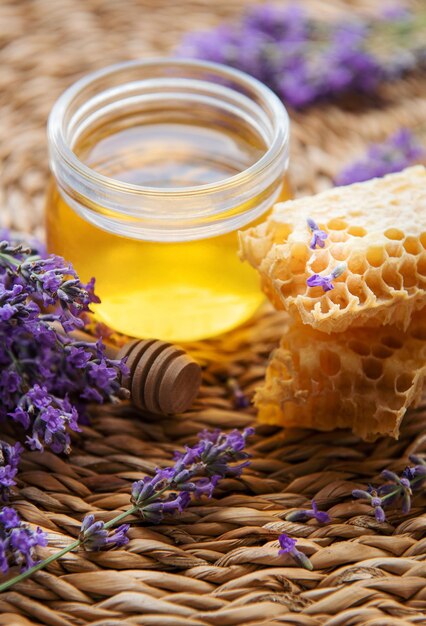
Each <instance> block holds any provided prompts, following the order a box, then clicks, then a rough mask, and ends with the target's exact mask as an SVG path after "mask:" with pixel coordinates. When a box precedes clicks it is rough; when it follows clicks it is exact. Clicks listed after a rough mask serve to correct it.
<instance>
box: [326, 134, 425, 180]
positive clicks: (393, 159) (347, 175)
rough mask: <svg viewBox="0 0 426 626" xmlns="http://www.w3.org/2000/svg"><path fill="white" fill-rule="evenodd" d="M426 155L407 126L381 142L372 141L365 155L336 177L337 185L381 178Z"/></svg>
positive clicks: (412, 163)
mask: <svg viewBox="0 0 426 626" xmlns="http://www.w3.org/2000/svg"><path fill="white" fill-rule="evenodd" d="M424 158H426V150H425V148H424V147H423V146H422V145H421V144H420V142H419V140H418V138H417V137H416V136H415V135H414V134H413V133H412V132H411V131H410V130H408V129H406V128H401V129H400V130H398V131H397V132H396V133H394V134H393V135H391V136H390V137H389V138H388V139H386V140H385V141H383V142H381V143H374V144H372V145H371V146H370V147H369V148H368V150H367V153H366V154H365V156H364V157H362V158H361V159H359V160H358V161H355V163H352V164H350V165H349V166H347V167H346V168H344V169H343V170H342V171H341V172H340V174H338V176H336V178H335V183H336V185H351V184H352V183H357V182H362V181H365V180H370V179H371V178H381V177H382V176H385V175H386V174H392V173H393V172H400V171H401V170H403V169H404V168H406V167H408V166H410V165H414V164H415V163H417V162H418V161H420V160H422V159H424Z"/></svg>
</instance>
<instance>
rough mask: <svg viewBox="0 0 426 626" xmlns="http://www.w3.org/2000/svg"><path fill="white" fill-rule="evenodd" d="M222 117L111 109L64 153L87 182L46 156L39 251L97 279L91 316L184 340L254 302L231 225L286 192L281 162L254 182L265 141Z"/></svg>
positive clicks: (227, 322)
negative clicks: (48, 171) (48, 179)
mask: <svg viewBox="0 0 426 626" xmlns="http://www.w3.org/2000/svg"><path fill="white" fill-rule="evenodd" d="M197 80H199V79H198V78H197ZM250 80H251V79H250ZM215 88H219V89H221V90H223V89H225V88H224V87H222V86H219V87H217V86H216V87H215ZM203 97H204V96H203ZM238 97H240V96H238ZM109 102H110V96H109V95H108V103H109ZM174 106H175V105H174ZM88 108H90V107H88ZM93 110H94V109H92V111H93ZM158 111H160V114H159V113H158ZM196 113H197V114H196ZM228 113H229V112H226V111H225V112H224V111H223V110H220V108H219V107H217V108H216V109H213V107H212V106H209V107H207V109H201V107H200V109H199V110H198V111H197V110H196V107H195V106H194V108H191V107H188V108H187V109H186V108H184V109H183V110H179V111H177V112H176V110H172V109H171V106H170V104H169V106H166V107H165V110H164V111H163V109H162V108H161V107H160V105H159V104H158V103H157V104H156V108H155V109H152V108H151V109H150V110H149V114H147V113H146V111H145V114H144V115H142V116H141V114H140V112H139V109H138V112H137V114H136V115H135V112H134V111H132V113H131V114H130V113H129V112H126V111H125V112H124V114H123V112H122V111H121V110H120V114H119V115H118V114H116V115H114V116H110V115H108V116H106V117H105V116H103V117H102V118H101V119H100V120H98V121H97V123H96V124H89V123H86V124H85V125H84V127H83V129H82V130H81V132H79V133H78V134H77V137H76V138H74V139H73V140H72V141H70V142H69V143H70V145H69V148H70V149H71V151H72V154H73V158H74V157H75V159H77V160H78V161H76V162H77V166H76V167H79V166H80V164H81V165H82V166H84V167H83V168H82V169H83V170H84V176H85V177H87V181H86V182H87V185H85V184H84V183H85V181H84V180H83V181H82V180H80V178H82V177H80V178H78V179H76V178H72V176H73V174H74V172H73V170H71V169H69V163H68V162H67V163H66V164H65V165H64V164H62V170H61V162H59V157H58V155H56V158H57V159H58V162H59V165H58V167H57V168H56V172H55V164H54V163H53V171H54V174H55V173H56V175H55V176H54V178H53V180H52V184H51V186H50V190H49V193H48V198H47V207H46V223H47V243H48V249H49V251H50V252H54V253H56V254H59V255H61V256H63V257H65V258H66V259H67V260H69V261H71V262H72V263H73V265H74V267H75V268H76V270H77V271H78V273H79V274H80V276H81V277H82V279H84V280H89V279H90V278H91V277H92V276H95V277H96V292H97V293H98V294H99V296H100V298H101V303H100V304H98V305H95V306H94V307H93V310H94V315H95V317H96V318H97V319H98V320H99V321H101V322H104V323H105V324H107V325H108V326H110V327H112V328H113V329H115V330H117V331H119V332H122V333H125V334H126V335H129V336H135V337H145V338H146V337H158V338H161V339H166V340H172V341H191V340H197V339H201V338H205V337H211V336H214V335H217V334H219V333H221V332H223V331H226V330H228V329H230V328H233V327H235V326H237V325H238V324H240V323H241V322H243V321H245V320H246V319H248V318H249V317H250V316H251V315H252V314H253V313H254V312H255V311H256V309H257V308H258V307H259V305H260V304H261V302H262V301H263V295H262V293H261V290H260V288H259V282H258V277H257V274H256V272H255V271H254V270H253V269H252V268H250V267H249V266H248V264H246V263H242V262H241V261H240V259H239V258H238V255H237V249H238V244H237V230H238V227H240V228H241V227H242V228H245V227H248V226H250V225H253V224H255V223H256V221H259V220H260V219H263V218H264V217H265V212H266V211H267V210H268V208H270V206H271V203H272V201H273V200H277V199H280V198H283V199H284V198H286V197H287V191H286V186H285V185H284V184H283V181H284V170H285V163H283V164H282V167H281V171H279V168H278V169H277V174H278V175H276V176H273V177H270V178H269V179H268V180H266V179H265V177H263V179H264V180H263V182H262V179H261V178H260V179H259V184H256V182H257V181H256V176H257V175H256V167H257V164H258V163H259V161H261V160H262V157H263V156H264V155H265V153H267V151H268V140H267V138H265V133H263V134H262V132H261V130H259V129H257V128H256V127H255V126H254V125H253V124H250V123H249V122H248V121H247V116H244V115H242V116H240V117H239V116H237V115H236V114H233V116H232V117H229V114H228ZM92 115H93V113H92ZM67 168H68V169H67ZM84 168H86V169H84ZM68 170H69V171H68ZM84 176H83V177H84ZM239 177H240V178H241V180H239ZM92 178H93V179H95V181H96V184H95V183H94V184H93V185H92V188H89V189H88V187H90V185H91V184H92V183H91V179H92ZM71 179H72V184H70V182H69V181H70V180H71ZM57 181H58V182H57ZM235 181H236V182H235ZM110 188H111V191H110ZM93 189H94V190H95V192H96V193H95V192H93ZM118 194H120V195H118ZM133 196H134V197H133ZM116 197H118V198H119V201H117V203H116V204H115V205H114V206H112V200H110V199H111V198H112V199H113V200H114V199H115V198H116ZM129 197H130V198H131V199H132V201H133V200H134V202H133V204H132V205H131V206H130V207H128V206H127V204H126V202H127V200H128V198H129ZM174 198H175V199H176V201H175V202H174ZM139 199H140V204H141V215H142V217H140V216H139V212H138V206H139V204H138V203H139ZM186 199H187V202H186ZM121 201H122V202H123V206H124V208H125V209H126V210H123V211H122V210H121V204H120V202H121ZM221 203H222V204H221ZM175 205H176V206H175ZM117 206H118V208H117ZM146 207H148V209H146ZM167 207H171V209H168V208H167ZM187 207H188V208H187ZM258 207H260V208H261V210H260V211H259V210H258ZM169 210H170V219H169V220H168V219H167V217H168V213H167V211H169ZM149 211H151V212H149ZM250 216H254V217H255V219H250ZM117 224H118V226H117ZM234 224H236V225H237V228H235V227H232V228H231V225H234Z"/></svg>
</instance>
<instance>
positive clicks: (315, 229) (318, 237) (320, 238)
mask: <svg viewBox="0 0 426 626" xmlns="http://www.w3.org/2000/svg"><path fill="white" fill-rule="evenodd" d="M307 222H308V226H309V228H310V230H311V233H312V239H311V243H310V244H309V247H310V248H311V249H312V250H315V248H316V247H317V246H318V247H319V248H324V246H325V240H326V239H327V237H328V235H327V233H326V232H325V230H321V229H320V227H319V226H318V224H317V223H316V222H315V221H314V220H313V219H312V218H310V217H308V219H307Z"/></svg>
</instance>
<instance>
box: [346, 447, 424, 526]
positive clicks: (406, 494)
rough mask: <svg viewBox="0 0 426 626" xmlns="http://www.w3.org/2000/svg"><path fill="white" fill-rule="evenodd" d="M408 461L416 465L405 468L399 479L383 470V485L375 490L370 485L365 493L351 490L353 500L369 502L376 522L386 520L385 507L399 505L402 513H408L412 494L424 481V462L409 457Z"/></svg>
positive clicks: (392, 473) (421, 459)
mask: <svg viewBox="0 0 426 626" xmlns="http://www.w3.org/2000/svg"><path fill="white" fill-rule="evenodd" d="M410 460H411V461H412V462H413V463H416V465H415V466H414V467H406V468H405V470H404V471H403V472H402V476H401V477H400V476H398V475H397V474H395V472H391V471H390V470H383V472H382V476H383V478H384V479H385V480H386V481H387V482H386V483H385V484H384V485H381V486H380V487H377V488H374V487H372V486H371V485H370V486H369V487H368V490H367V491H365V490H363V489H354V490H353V492H352V495H353V497H354V498H360V499H363V500H368V501H369V503H370V504H371V506H372V507H373V509H374V514H375V517H376V520H377V521H378V522H384V521H385V520H386V514H385V511H384V507H385V506H390V505H392V504H399V505H400V506H401V510H402V512H403V513H409V512H410V509H411V497H412V495H413V492H414V491H416V490H418V489H419V488H421V487H423V484H424V481H425V480H426V461H425V460H424V459H423V458H420V457H418V456H410Z"/></svg>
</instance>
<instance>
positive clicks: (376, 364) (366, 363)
mask: <svg viewBox="0 0 426 626" xmlns="http://www.w3.org/2000/svg"><path fill="white" fill-rule="evenodd" d="M362 371H363V372H364V375H365V377H366V378H369V379H370V380H378V379H379V378H380V377H381V376H382V375H383V365H382V363H381V362H380V360H379V359H364V360H363V361H362Z"/></svg>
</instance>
